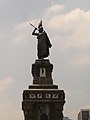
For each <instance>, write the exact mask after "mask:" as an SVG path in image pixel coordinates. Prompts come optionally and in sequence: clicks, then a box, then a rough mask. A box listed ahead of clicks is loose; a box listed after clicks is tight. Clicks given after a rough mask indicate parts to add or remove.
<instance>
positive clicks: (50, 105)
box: [22, 22, 65, 120]
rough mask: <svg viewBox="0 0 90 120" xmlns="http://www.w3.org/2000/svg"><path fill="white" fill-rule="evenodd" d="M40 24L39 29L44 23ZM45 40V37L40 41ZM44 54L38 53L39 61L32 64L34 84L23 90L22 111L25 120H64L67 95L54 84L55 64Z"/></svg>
mask: <svg viewBox="0 0 90 120" xmlns="http://www.w3.org/2000/svg"><path fill="white" fill-rule="evenodd" d="M40 24H41V26H40ZM40 24H39V26H38V28H39V29H41V28H40V27H42V22H41V23H40ZM35 30H36V28H35ZM35 30H34V32H35ZM33 34H35V33H33ZM39 37H40V36H39ZM38 39H39V38H38ZM43 39H44V36H43V37H42V39H40V40H43ZM46 41H47V40H46ZM39 42H40V41H39ZM48 44H50V42H49V43H48ZM38 52H40V51H38ZM47 52H48V51H47ZM44 53H45V52H44V51H43V52H42V53H38V54H40V55H39V56H38V59H36V60H35V62H34V63H33V64H32V69H31V73H32V76H33V84H32V85H29V86H28V89H27V90H23V101H22V110H23V113H24V119H25V120H63V106H64V104H65V93H64V90H60V89H58V85H54V84H53V79H52V71H53V64H51V63H50V61H49V59H44V58H45V57H46V56H47V55H45V54H46V53H45V54H44ZM48 55H49V52H48ZM39 57H40V58H39Z"/></svg>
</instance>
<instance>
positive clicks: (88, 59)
mask: <svg viewBox="0 0 90 120" xmlns="http://www.w3.org/2000/svg"><path fill="white" fill-rule="evenodd" d="M41 19H42V21H43V26H44V30H45V31H46V32H47V34H48V36H49V39H50V41H51V43H52V45H53V46H52V48H51V49H50V56H49V57H48V58H47V59H49V60H50V62H51V63H52V64H53V65H54V69H53V81H54V84H57V85H58V86H59V89H61V90H64V92H65V100H66V103H65V105H64V110H63V114H64V116H67V117H69V118H70V119H72V120H77V115H78V112H79V111H80V109H88V108H90V95H89V93H90V92H89V91H90V0H43V1H42V0H37V1H36V0H23V1H22V0H0V120H6V119H8V120H22V119H23V120H24V115H23V111H22V93H23V90H24V89H27V88H28V86H29V85H30V84H32V82H33V78H32V74H31V67H32V64H33V63H34V62H35V60H36V59H37V39H36V38H35V36H32V35H31V33H32V31H33V27H31V26H30V25H29V23H30V22H31V23H32V24H34V25H35V26H38V23H39V22H40V20H41Z"/></svg>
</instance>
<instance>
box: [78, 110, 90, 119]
mask: <svg viewBox="0 0 90 120" xmlns="http://www.w3.org/2000/svg"><path fill="white" fill-rule="evenodd" d="M78 120H90V109H81V111H80V112H79V113H78Z"/></svg>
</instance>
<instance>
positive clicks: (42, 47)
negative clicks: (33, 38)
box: [37, 31, 52, 59]
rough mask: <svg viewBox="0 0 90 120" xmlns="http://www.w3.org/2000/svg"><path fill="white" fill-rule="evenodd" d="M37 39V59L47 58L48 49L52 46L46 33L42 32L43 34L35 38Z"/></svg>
mask: <svg viewBox="0 0 90 120" xmlns="http://www.w3.org/2000/svg"><path fill="white" fill-rule="evenodd" d="M37 39H38V45H37V49H38V53H37V55H38V58H39V59H42V58H45V57H48V56H49V48H50V47H51V46H52V45H51V43H50V41H49V38H48V36H47V33H46V32H45V31H44V32H43V33H41V34H40V35H38V36H37Z"/></svg>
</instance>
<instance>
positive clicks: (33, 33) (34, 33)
mask: <svg viewBox="0 0 90 120" xmlns="http://www.w3.org/2000/svg"><path fill="white" fill-rule="evenodd" d="M36 30H37V28H35V29H34V31H33V32H32V35H36V36H38V33H36V32H35V31H36Z"/></svg>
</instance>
